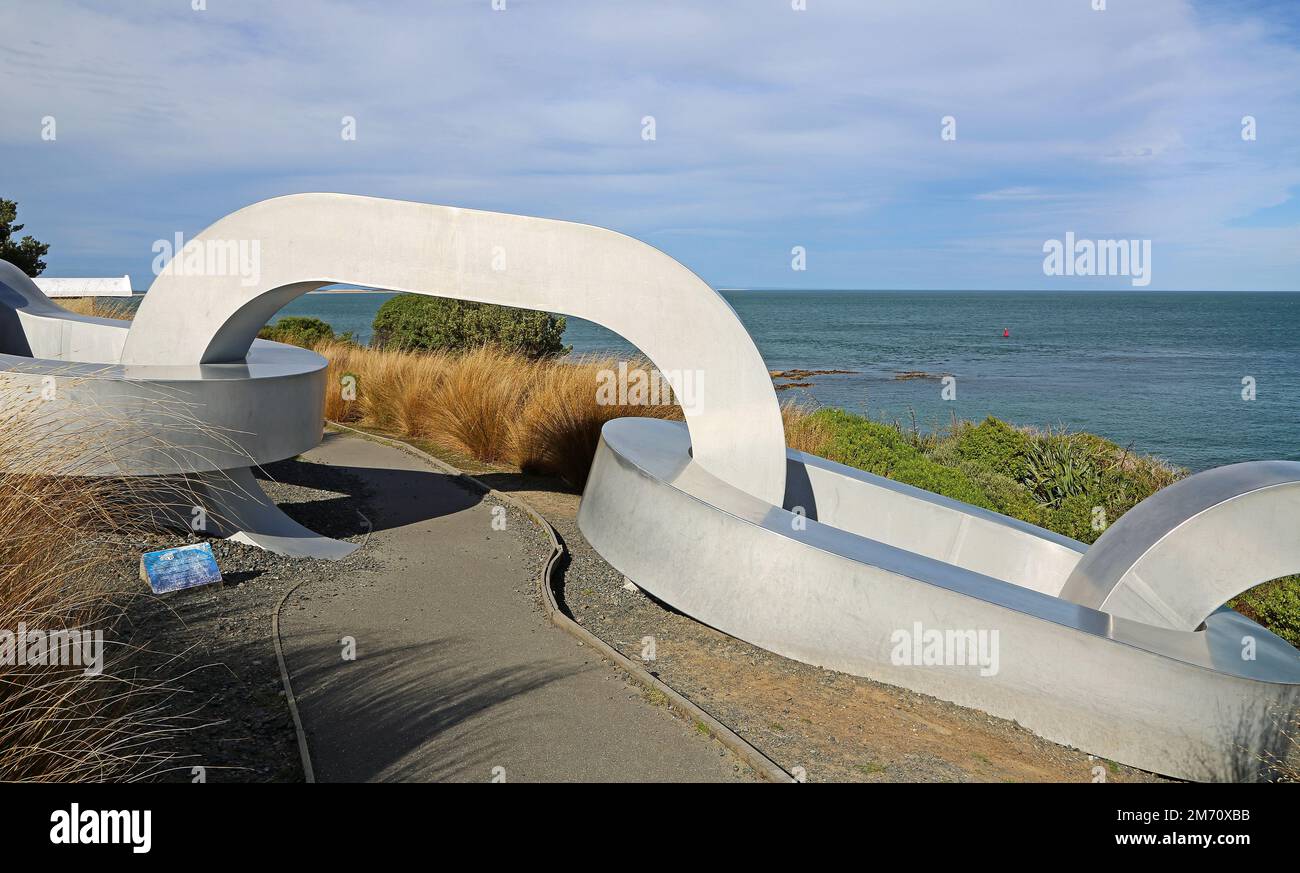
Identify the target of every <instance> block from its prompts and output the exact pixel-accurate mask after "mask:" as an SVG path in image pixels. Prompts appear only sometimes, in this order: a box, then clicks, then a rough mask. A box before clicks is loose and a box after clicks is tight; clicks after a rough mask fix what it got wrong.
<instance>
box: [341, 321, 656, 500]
mask: <svg viewBox="0 0 1300 873" xmlns="http://www.w3.org/2000/svg"><path fill="white" fill-rule="evenodd" d="M316 351H317V352H319V353H320V354H322V355H324V356H325V357H326V358H327V359H328V360H329V362H330V366H329V375H328V380H329V387H328V389H327V393H326V397H325V415H326V417H328V418H331V419H333V420H335V421H342V422H349V423H355V424H360V425H363V426H366V427H374V428H377V429H380V430H385V431H388V432H389V433H394V434H398V435H400V436H406V437H411V438H415V439H421V440H426V441H428V442H431V443H434V444H436V445H439V446H442V447H444V448H446V449H449V450H451V451H453V452H457V453H462V454H465V455H468V456H470V457H473V458H475V459H477V460H479V461H482V462H484V463H487V464H500V465H508V466H514V467H518V468H520V469H522V470H525V471H527V472H531V473H541V474H546V475H553V476H558V477H560V478H561V479H563V480H564V481H565V482H567V483H568V484H569V485H571V486H573V487H574V488H581V487H582V486H583V485H584V484H585V483H586V479H587V471H588V468H589V467H590V466H591V459H592V457H593V456H594V455H595V453H596V445H597V443H598V441H599V438H600V428H601V426H602V425H603V424H604V423H605V422H607V421H609V420H610V419H613V418H621V417H624V416H629V415H640V416H651V417H655V418H674V419H679V418H681V409H680V407H678V406H676V405H674V404H661V405H653V406H645V405H631V404H628V405H621V404H601V403H598V402H597V387H598V385H599V384H600V382H599V374H600V372H601V371H602V370H617V368H618V361H617V360H616V359H614V358H595V357H592V358H582V359H579V360H577V361H556V360H532V359H529V358H526V357H524V356H522V355H518V354H514V353H512V352H508V351H503V350H500V349H498V348H495V347H491V346H483V347H480V348H477V349H474V350H471V351H468V352H463V353H459V354H456V353H440V352H432V353H420V352H404V351H395V350H383V349H368V348H362V347H359V346H356V345H352V344H348V343H322V344H320V345H317V346H316ZM630 367H631V368H632V369H636V368H637V367H641V368H643V369H645V370H647V371H648V370H650V369H651V367H650V365H649V364H648V363H647V362H644V361H638V362H632V363H631V365H630ZM349 380H355V381H352V382H349ZM349 385H351V386H354V387H355V393H354V394H350V393H349V391H348V390H347V389H348V388H349Z"/></svg>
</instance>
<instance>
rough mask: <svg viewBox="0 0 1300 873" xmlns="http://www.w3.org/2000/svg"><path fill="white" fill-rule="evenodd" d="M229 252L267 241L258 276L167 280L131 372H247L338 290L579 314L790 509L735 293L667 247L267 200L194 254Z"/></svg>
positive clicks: (345, 199)
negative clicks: (648, 367) (262, 341)
mask: <svg viewBox="0 0 1300 873" xmlns="http://www.w3.org/2000/svg"><path fill="white" fill-rule="evenodd" d="M230 241H233V242H236V243H238V242H241V241H242V242H252V241H255V242H256V243H257V250H258V252H259V253H260V258H259V263H258V267H259V269H258V271H257V275H256V277H252V276H245V275H235V274H231V275H203V274H199V275H192V274H190V273H188V272H187V271H181V272H179V273H167V272H165V273H163V274H162V275H160V276H158V278H157V279H156V280H155V281H154V283H153V285H152V286H150V288H149V293H148V294H147V295H145V299H144V301H143V303H142V304H141V306H140V310H139V312H138V313H137V314H136V318H135V322H134V324H133V325H132V327H131V332H130V335H129V336H128V337H127V340H126V344H125V347H124V348H123V349H122V352H121V362H122V363H124V364H127V365H140V364H145V365H156V364H163V363H167V364H185V363H188V364H193V365H199V364H210V363H220V362H235V361H241V360H243V358H244V354H245V352H246V351H247V350H248V347H249V343H250V342H252V339H253V337H254V336H256V334H257V331H258V329H259V328H261V327H262V325H264V324H265V323H266V321H267V319H269V318H270V317H271V316H272V315H273V314H274V313H275V312H276V311H277V310H279V309H280V308H281V307H282V306H284V305H285V304H286V303H288V302H289V301H290V300H293V299H294V298H295V297H298V296H299V295H301V294H304V293H306V292H307V291H310V290H313V289H315V288H319V287H321V286H323V285H330V284H335V283H345V284H352V285H360V286H364V287H368V288H379V289H386V290H390V291H404V292H410V293H414V294H428V295H432V296H439V297H453V298H456V299H459V300H469V301H475V302H480V303H495V304H501V305H505V306H515V307H520V308H524V309H536V310H542V311H545V312H557V313H563V314H565V315H573V316H577V317H579V318H584V319H587V320H589V321H593V322H595V323H596V324H600V325H602V326H604V327H607V328H609V329H610V330H612V331H614V332H615V333H618V334H619V335H621V336H623V337H624V338H626V339H627V340H628V341H629V342H631V343H632V344H633V345H635V346H636V347H637V348H638V349H640V350H641V351H642V352H643V353H644V354H645V355H646V356H647V357H648V358H649V359H650V360H651V361H652V362H653V363H654V365H655V366H656V367H657V368H658V369H659V370H660V371H661V372H662V373H664V374H665V375H666V376H668V377H669V379H670V381H671V380H673V379H674V378H677V379H680V380H682V382H683V383H685V384H688V385H689V386H690V388H691V393H693V394H695V395H697V396H694V397H692V398H690V400H691V401H692V402H691V403H689V404H684V412H685V417H686V422H687V424H688V425H689V427H690V430H691V439H692V443H693V445H694V447H695V453H696V458H697V459H698V460H699V462H700V463H701V464H702V465H704V466H705V467H707V468H708V469H709V470H710V471H712V472H713V473H714V474H715V475H717V476H719V477H720V478H722V479H724V480H726V481H728V482H730V483H731V484H733V485H735V486H736V487H737V488H740V489H742V490H744V491H747V492H749V493H750V494H753V495H755V496H756V497H759V498H761V499H763V500H766V501H768V502H770V503H778V502H780V500H781V495H782V494H783V493H784V480H785V461H784V450H785V435H784V431H783V429H782V425H781V412H780V408H779V406H778V404H777V400H776V392H775V391H774V390H773V388H772V380H771V379H770V378H769V376H768V374H767V367H766V366H765V365H764V364H763V359H762V358H761V357H760V356H759V354H758V349H757V348H755V346H754V342H753V340H751V339H750V337H749V334H748V333H747V332H746V331H745V328H744V326H743V325H741V323H740V320H739V319H738V318H737V317H736V314H735V312H734V311H732V309H731V306H730V305H729V304H728V303H727V301H726V300H725V299H724V298H723V297H722V295H720V294H718V293H717V292H716V291H714V290H713V289H712V288H710V287H709V286H708V285H707V284H706V283H705V282H704V281H702V280H701V279H700V278H699V277H698V276H696V275H695V274H694V273H692V272H691V271H690V270H688V269H687V268H686V267H684V266H682V265H681V264H680V263H678V262H677V261H675V260H673V259H672V258H670V257H668V256H667V255H665V254H664V253H663V252H661V251H659V250H658V249H656V248H654V247H652V246H649V245H646V244H645V243H643V242H640V241H639V240H635V239H632V238H631V237H628V236H625V235H623V234H621V233H616V232H614V231H612V230H606V229H605V228H600V227H592V226H590V225H585V224H576V223H573V222H568V221H555V220H551V219H544V218H530V217H528V216H522V215H506V214H502V213H496V212H482V211H479V210H474V209H457V208H454V207H449V206H435V205H432V204H427V203H410V202H406V201H400V200H384V199H379V198H375V197H356V196H352V195H346V194H295V195H291V196H287V197H277V198H274V199H272V200H265V201H263V202H261V203H255V204H253V205H252V206H248V207H246V208H244V209H241V210H239V211H238V212H235V213H232V214H231V215H228V216H226V217H225V218H223V219H221V220H220V221H218V222H216V223H215V224H213V225H212V226H211V227H209V228H207V229H206V230H204V231H203V232H202V233H200V234H198V235H197V236H196V237H194V238H193V239H192V240H191V241H190V243H189V245H190V246H193V247H195V248H196V250H199V251H202V250H203V249H204V248H205V247H208V246H211V245H214V244H221V243H224V242H230ZM675 384H677V383H675ZM593 390H594V386H593ZM680 393H681V392H679V395H680Z"/></svg>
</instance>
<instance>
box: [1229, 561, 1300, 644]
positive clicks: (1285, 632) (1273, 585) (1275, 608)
mask: <svg viewBox="0 0 1300 873" xmlns="http://www.w3.org/2000/svg"><path fill="white" fill-rule="evenodd" d="M1228 605H1229V606H1231V607H1232V608H1233V609H1235V610H1237V611H1238V612H1240V613H1241V614H1242V615H1245V616H1246V617H1248V618H1251V619H1254V620H1255V621H1257V622H1259V623H1260V624H1262V625H1263V626H1264V627H1266V628H1268V629H1269V630H1271V631H1272V632H1273V633H1275V634H1277V635H1278V636H1280V637H1281V638H1282V639H1284V640H1286V641H1287V642H1288V643H1290V644H1291V645H1293V646H1297V647H1300V576H1286V577H1284V578H1282V579H1274V580H1273V581H1272V582H1265V583H1264V584H1263V585H1257V586H1255V587H1254V588H1252V589H1250V590H1249V591H1247V592H1245V593H1244V594H1242V595H1241V596H1240V597H1237V598H1236V599H1234V600H1232V601H1231V602H1230V603H1229V604H1228Z"/></svg>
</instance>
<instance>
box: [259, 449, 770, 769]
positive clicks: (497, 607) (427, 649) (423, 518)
mask: <svg viewBox="0 0 1300 873" xmlns="http://www.w3.org/2000/svg"><path fill="white" fill-rule="evenodd" d="M304 459H305V460H306V461H308V462H313V463H324V464H331V465H335V466H339V467H343V468H347V469H348V470H349V471H350V472H351V473H353V474H354V475H356V476H357V477H358V478H360V479H361V480H362V481H363V482H364V484H365V486H366V488H367V490H368V491H370V493H371V496H370V500H369V503H370V506H371V507H372V509H373V513H372V515H374V516H375V517H373V518H372V519H371V521H372V522H373V524H374V528H375V532H374V533H373V534H372V535H371V536H370V539H369V542H368V543H367V544H366V547H365V548H366V551H373V553H374V554H375V556H376V557H378V558H379V559H380V560H381V561H382V562H383V565H384V566H383V569H382V570H378V571H357V572H355V573H351V574H344V576H343V578H342V579H341V580H340V582H339V583H337V584H336V585H334V586H332V587H329V588H326V587H324V586H323V585H320V584H317V583H309V584H308V585H304V586H303V587H302V588H299V589H298V590H297V591H295V592H294V593H293V594H292V595H291V596H290V598H289V600H288V601H287V602H286V603H285V605H284V609H283V611H282V614H281V634H282V637H283V640H284V646H285V658H286V661H287V663H288V665H289V670H290V672H291V674H292V676H293V685H294V692H295V694H296V696H297V697H298V705H299V708H300V710H301V714H302V719H303V724H304V726H305V729H306V732H307V740H308V745H309V747H310V750H311V754H312V763H313V766H314V768H315V771H316V778H317V780H318V781H321V782H356V781H466V782H488V781H491V780H492V778H493V776H494V773H495V774H501V773H504V777H505V780H506V781H508V782H525V781H624V780H627V781H667V780H671V781H737V780H740V779H746V780H748V779H750V778H752V776H742V775H740V774H739V773H737V760H736V759H735V758H734V757H733V756H732V755H730V754H729V753H727V752H725V751H724V750H723V748H722V746H721V745H719V744H718V743H717V742H716V741H714V740H712V739H710V738H708V737H705V736H702V735H700V734H699V733H698V732H696V731H695V730H694V729H693V727H692V726H691V725H689V724H687V723H686V722H683V721H681V720H679V719H677V718H675V717H673V716H672V715H671V714H670V713H669V712H667V710H665V709H664V708H663V707H658V706H653V705H651V704H649V703H647V702H646V701H645V700H644V699H643V698H642V696H641V693H640V689H639V687H638V686H635V685H632V684H631V683H629V682H628V681H627V680H626V679H625V678H624V676H623V674H622V673H621V672H619V671H618V670H616V669H614V668H613V667H611V666H610V665H608V664H607V663H604V662H602V661H601V660H600V658H599V657H597V656H596V655H595V654H594V653H592V651H591V650H590V649H589V648H587V647H585V646H580V645H578V641H577V640H576V639H575V638H573V637H572V636H570V635H569V634H567V633H565V632H564V631H562V630H560V629H559V628H557V627H555V626H553V625H552V624H551V623H550V622H549V621H547V619H546V618H545V617H544V616H543V614H542V612H541V608H540V606H539V605H538V604H537V602H536V597H535V594H534V587H535V579H536V577H537V573H538V570H539V567H538V566H537V559H536V558H535V557H533V558H531V559H530V558H528V557H526V556H525V553H524V549H523V548H522V542H521V539H522V538H523V537H531V536H535V535H536V534H535V533H534V532H533V531H532V530H525V531H500V530H493V526H492V520H493V513H492V509H493V507H494V506H495V505H496V504H494V503H492V502H490V501H485V500H484V499H482V498H481V497H480V495H478V494H475V493H471V492H469V491H468V490H466V489H465V488H464V487H462V486H461V485H460V484H458V483H457V482H456V481H455V480H454V479H452V478H451V477H449V476H446V475H444V474H442V473H440V472H438V471H437V470H436V469H435V468H432V467H430V466H428V465H427V464H426V463H425V462H424V461H422V460H421V459H419V458H417V457H414V456H412V455H409V454H407V453H406V452H403V451H400V450H398V449H395V448H392V447H390V446H386V445H382V444H380V443H376V442H373V441H370V440H365V439H361V438H358V437H353V436H343V435H339V434H328V435H327V436H326V439H325V442H324V443H323V444H322V445H321V446H320V447H319V448H317V449H314V450H312V451H311V452H308V453H307V454H306V455H305V456H304ZM509 524H510V525H522V524H523V522H521V521H518V520H517V516H511V517H510V519H509ZM530 524H531V523H530ZM535 551H536V550H534V552H535ZM344 637H352V638H354V639H355V640H356V660H354V661H347V660H345V659H344V658H343V656H342V651H343V646H342V644H341V642H340V641H341V640H342V639H343V638H344ZM497 768H504V770H498V769H497Z"/></svg>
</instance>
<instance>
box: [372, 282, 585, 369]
mask: <svg viewBox="0 0 1300 873" xmlns="http://www.w3.org/2000/svg"><path fill="white" fill-rule="evenodd" d="M565 323H566V322H565V319H564V318H563V317H562V316H556V315H551V314H550V313H546V312H534V311H531V310H526V309H514V308H512V307H508V306H492V305H490V304H486V303H468V302H466V301H463V300H448V299H445V298H441V297H428V296H426V295H422V294H400V295H398V296H397V297H394V298H392V299H391V300H389V301H387V302H386V303H384V305H383V306H381V307H379V312H378V313H376V314H375V320H374V335H373V337H372V339H371V345H372V346H374V347H375V348H379V349H398V350H404V351H426V352H454V351H467V350H469V349H474V348H477V347H479V346H484V345H490V346H493V347H495V348H499V349H501V350H503V351H507V352H512V353H515V354H519V355H523V356H524V357H526V358H531V359H541V358H553V357H558V356H560V355H565V354H568V352H569V348H568V347H567V346H565V345H564V343H563V341H562V340H563V337H564V327H565Z"/></svg>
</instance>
